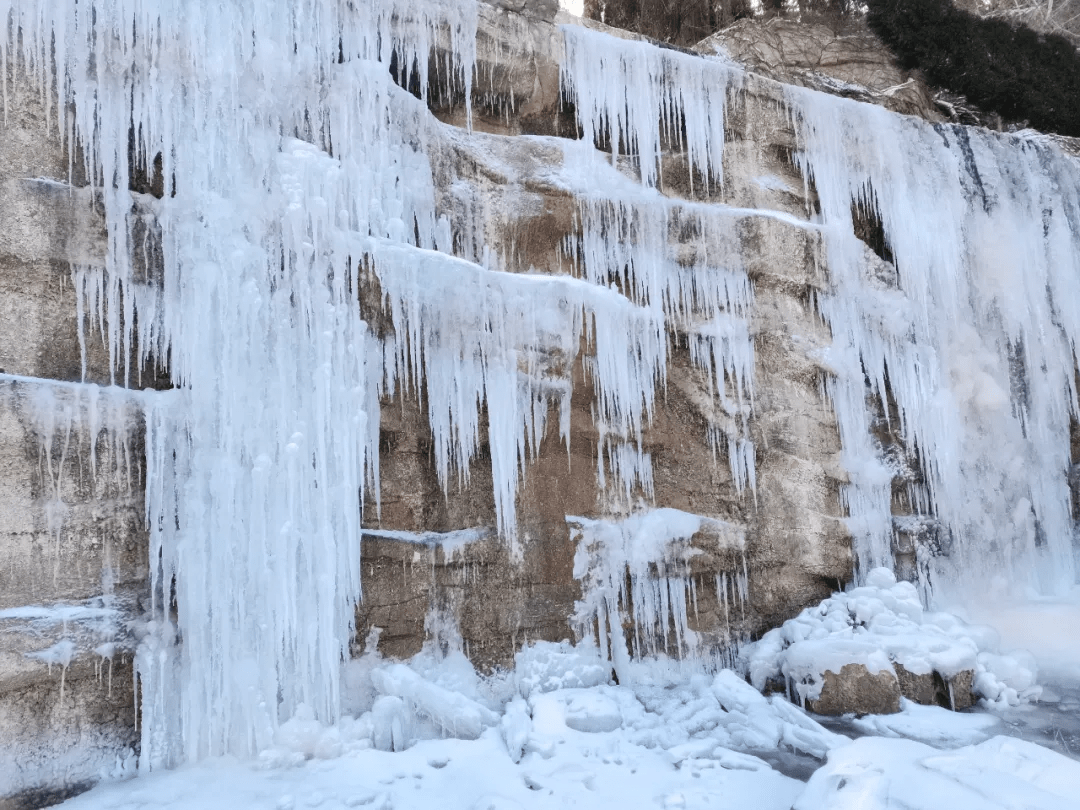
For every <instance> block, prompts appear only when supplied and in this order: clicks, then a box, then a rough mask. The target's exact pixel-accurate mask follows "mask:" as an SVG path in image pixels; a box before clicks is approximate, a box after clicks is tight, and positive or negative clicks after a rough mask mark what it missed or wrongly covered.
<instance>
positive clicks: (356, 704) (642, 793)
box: [64, 639, 1080, 810]
mask: <svg viewBox="0 0 1080 810" xmlns="http://www.w3.org/2000/svg"><path fill="white" fill-rule="evenodd" d="M443 641H444V642H445V639H443ZM438 647H439V645H437V644H432V645H430V646H429V648H427V649H425V651H424V652H422V653H421V654H420V655H418V656H416V657H415V658H414V659H412V660H411V661H410V662H408V663H407V664H402V663H396V662H392V661H388V660H386V659H383V658H381V657H380V656H379V655H378V654H375V653H368V654H365V655H364V656H362V657H361V658H359V659H356V660H354V661H352V662H351V663H350V664H349V665H348V667H347V668H346V670H345V672H344V675H343V681H344V689H343V700H344V704H345V706H344V708H345V710H346V712H345V716H344V718H343V719H342V721H341V722H340V723H338V724H337V725H336V726H333V727H326V726H324V725H322V724H320V723H319V722H318V721H316V720H314V716H313V713H311V712H310V710H307V709H306V708H305V707H301V709H300V710H299V711H298V712H297V713H296V715H295V716H294V717H293V718H291V719H290V720H288V721H287V722H285V723H283V724H282V725H281V727H280V728H279V730H278V732H277V734H276V737H275V744H274V745H273V746H272V747H270V748H268V749H267V750H265V751H263V752H262V753H261V755H260V756H259V757H258V759H257V760H255V761H240V760H235V759H230V758H216V759H210V760H206V761H203V762H201V763H199V764H197V765H189V766H185V767H181V768H177V769H175V770H157V771H154V772H152V773H149V774H145V775H140V776H138V777H136V778H133V779H129V780H127V781H109V782H104V783H102V784H100V785H99V786H98V787H97V788H95V789H94V790H92V791H90V792H89V793H86V794H83V795H82V796H79V797H76V798H74V799H71V800H69V801H68V802H67V803H66V804H65V805H64V806H65V807H71V808H85V810H105V809H106V808H115V809H116V810H121V809H122V810H135V809H136V808H147V809H148V810H149V808H165V807H178V808H179V807H182V808H207V809H208V810H209V809H210V808H222V810H236V809H237V808H268V809H269V810H291V809H292V808H297V809H299V808H307V807H313V808H314V807H318V808H346V807H366V808H386V809H388V808H421V809H426V808H439V810H444V808H445V809H446V810H456V809H457V808H461V810H498V809H500V808H503V809H505V808H534V807H535V808H549V807H552V808H553V807H588V808H607V807H611V808H620V809H623V808H637V807H659V808H698V807H700V808H705V807H709V808H761V810H768V809H769V808H776V809H777V810H787V808H791V807H795V808H798V810H812V809H814V808H860V810H874V809H875V808H893V807H896V808H900V807H903V808H909V809H910V808H916V809H917V808H926V809H927V810H931V808H933V809H934V810H938V808H944V807H949V808H967V807H970V808H1005V807H1009V808H1020V807H1023V808H1062V809H1064V808H1070V807H1071V808H1075V807H1076V806H1077V805H1076V797H1078V796H1080V762H1078V761H1075V760H1073V759H1070V758H1068V757H1066V756H1062V755H1061V754H1059V753H1056V752H1055V751H1052V750H1050V749H1049V748H1047V747H1042V746H1039V745H1035V744H1034V743H1032V742H1029V741H1025V740H1021V739H1017V738H1016V737H1014V736H1007V735H1008V734H1010V733H1015V729H1014V728H1013V727H1011V725H1010V722H1009V721H1008V719H1007V718H1004V719H1003V718H1002V717H1001V716H1000V715H999V714H996V713H992V712H989V711H986V710H985V709H984V710H981V711H979V712H975V713H956V712H950V711H948V710H945V709H941V708H938V707H926V706H917V705H915V704H912V703H910V702H908V701H904V702H903V708H902V711H901V712H900V713H899V714H895V715H889V716H878V717H874V716H867V717H863V718H854V717H848V718H844V719H842V720H840V721H830V726H831V728H832V729H841V730H843V731H845V732H847V734H839V733H836V731H835V730H830V729H828V728H825V727H824V726H822V725H821V724H820V723H819V722H818V721H817V720H816V719H815V718H813V717H812V716H810V715H808V714H806V713H805V712H803V711H802V710H801V709H800V708H798V707H797V706H795V705H793V704H791V703H789V702H788V701H787V700H786V699H785V698H783V697H781V696H772V697H768V698H767V697H764V696H762V695H761V694H760V693H759V692H758V691H757V690H755V689H754V688H753V687H752V686H750V685H749V684H748V683H747V682H746V681H745V680H744V679H743V678H742V677H741V676H739V675H738V674H736V673H735V672H733V671H731V670H720V671H719V672H716V673H710V672H707V671H705V668H704V666H703V665H702V664H700V663H699V664H696V665H689V664H680V663H677V662H673V661H668V660H659V659H658V660H651V661H635V662H631V663H630V665H629V666H630V673H629V674H630V677H629V678H626V679H624V680H623V682H622V683H620V684H615V683H613V682H612V681H611V680H610V675H611V667H610V665H609V664H607V663H605V662H604V661H603V659H602V658H601V657H600V655H599V651H598V649H597V648H596V647H595V646H594V645H593V644H591V643H588V642H586V643H582V644H579V645H576V646H573V645H571V644H569V643H567V642H564V643H562V644H551V643H544V642H542V643H538V644H534V645H532V646H530V647H527V648H526V649H524V650H523V651H522V652H521V653H519V654H518V657H517V662H516V667H515V668H514V670H513V671H511V672H503V673H497V674H495V675H493V676H489V677H481V676H479V675H477V673H476V672H475V671H474V670H473V668H472V666H471V665H470V664H469V663H468V661H467V660H466V659H465V657H464V656H463V655H462V654H461V653H460V652H449V653H446V652H440V651H439V649H438ZM984 705H990V704H984ZM1057 708H1060V707H1057ZM1066 708H1067V707H1066ZM1013 711H1019V710H1013ZM1072 711H1073V713H1074V715H1076V712H1078V711H1080V704H1078V705H1077V706H1075V707H1073V708H1072ZM1076 719H1077V720H1080V716H1077V717H1076ZM852 737H856V738H857V739H854V740H852V739H851V738H852ZM793 776H797V777H800V778H793ZM808 776H809V780H808V781H806V778H807V777H808Z"/></svg>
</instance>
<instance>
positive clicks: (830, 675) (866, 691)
mask: <svg viewBox="0 0 1080 810" xmlns="http://www.w3.org/2000/svg"><path fill="white" fill-rule="evenodd" d="M806 708H807V709H809V710H810V711H812V712H814V713H815V714H824V715H831V716H838V715H841V714H850V713H855V714H895V713H896V712H898V711H900V683H899V680H898V679H897V677H896V673H894V672H892V671H891V670H887V669H886V670H882V671H881V672H878V673H871V672H870V671H869V670H868V669H867V668H866V667H865V666H863V665H862V664H844V666H843V667H841V668H840V672H839V674H838V673H835V672H826V673H825V682H824V683H823V684H822V687H821V696H820V697H819V698H818V699H817V700H809V699H808V700H807V701H806Z"/></svg>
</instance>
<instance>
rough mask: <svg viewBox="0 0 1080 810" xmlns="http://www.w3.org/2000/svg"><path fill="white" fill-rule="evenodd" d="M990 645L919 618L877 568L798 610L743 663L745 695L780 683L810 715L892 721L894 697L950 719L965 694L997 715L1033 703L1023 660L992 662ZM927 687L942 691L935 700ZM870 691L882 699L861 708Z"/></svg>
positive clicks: (977, 635) (1034, 690)
mask: <svg viewBox="0 0 1080 810" xmlns="http://www.w3.org/2000/svg"><path fill="white" fill-rule="evenodd" d="M997 644H998V639H997V634H996V633H995V632H994V631H993V630H991V629H990V628H986V627H980V626H977V625H969V624H966V623H965V622H963V621H961V620H960V619H958V618H957V617H956V616H953V615H951V614H948V613H931V612H927V611H924V610H923V607H922V604H921V603H920V601H919V596H918V593H917V591H916V589H915V586H914V585H912V584H911V583H909V582H897V581H896V578H895V577H894V576H893V574H892V572H890V571H888V570H887V569H884V568H878V569H875V570H873V571H871V572H870V574H869V575H868V577H867V585H865V586H863V587H858V588H852V589H851V590H849V591H847V592H845V593H834V594H833V595H832V597H830V598H829V599H826V600H825V601H824V602H822V603H821V604H820V605H817V606H815V607H811V608H807V609H806V610H804V611H803V612H802V613H800V614H799V615H798V616H797V617H795V618H794V619H790V620H789V621H787V622H785V623H784V624H783V626H782V627H778V628H776V629H774V630H770V631H769V632H768V633H766V634H765V635H764V636H763V637H762V638H761V640H760V641H758V642H755V643H754V644H752V645H750V646H749V647H748V648H747V649H746V650H745V651H744V655H745V657H746V659H747V661H748V663H749V668H750V677H751V680H752V682H753V684H754V686H755V687H757V688H758V689H759V690H765V689H767V688H768V687H769V684H770V681H772V682H773V683H774V684H775V679H781V678H782V679H783V681H784V682H785V684H786V685H787V688H788V693H789V695H790V696H791V697H792V698H794V697H796V696H797V697H798V699H799V701H800V702H801V703H802V704H804V705H806V706H808V707H810V708H812V709H813V710H814V711H818V712H820V713H827V714H843V713H846V712H851V711H858V712H867V711H873V712H874V713H881V712H895V711H898V710H899V695H900V694H903V695H904V697H907V698H909V699H911V700H914V701H915V702H918V703H932V702H941V703H943V704H945V705H947V706H948V707H950V708H954V709H960V708H966V707H967V706H970V705H971V699H970V697H969V694H968V693H969V692H973V693H974V695H975V696H977V697H981V698H983V699H984V700H986V701H987V702H988V703H990V704H995V705H999V706H1004V705H1017V704H1019V703H1020V702H1022V701H1026V700H1028V699H1030V698H1034V697H1037V696H1038V695H1039V693H1040V691H1041V689H1040V687H1038V686H1036V685H1035V678H1036V669H1035V664H1034V662H1033V661H1032V660H1031V657H1030V656H1028V655H1027V654H1026V653H1022V652H1021V653H1012V654H1009V655H1000V654H998V652H997ZM870 681H873V682H875V683H876V684H877V685H876V687H871V686H869V685H868V683H869V682H870ZM936 682H937V683H939V684H940V685H941V686H943V687H944V688H943V689H942V690H935V689H934V688H933V685H934V684H935V683H936ZM892 684H895V688H893V687H892ZM928 684H929V688H928V687H927V685H928ZM872 688H876V689H877V690H878V692H879V694H880V695H883V696H884V695H886V693H888V694H889V695H891V696H889V697H883V698H882V699H881V701H880V703H881V705H880V706H873V707H871V706H864V705H861V703H862V702H865V699H864V698H865V693H866V691H867V690H868V689H872ZM893 692H895V693H896V694H892V693H893ZM936 692H937V694H935V693H936ZM860 695H862V696H864V697H863V698H860ZM856 703H858V704H859V705H854V704H856Z"/></svg>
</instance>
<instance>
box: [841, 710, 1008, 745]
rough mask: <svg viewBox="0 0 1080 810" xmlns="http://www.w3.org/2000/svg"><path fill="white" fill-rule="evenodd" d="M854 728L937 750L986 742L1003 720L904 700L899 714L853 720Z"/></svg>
mask: <svg viewBox="0 0 1080 810" xmlns="http://www.w3.org/2000/svg"><path fill="white" fill-rule="evenodd" d="M851 725H852V726H854V727H855V728H857V729H858V730H859V731H861V732H863V733H864V734H867V735H871V736H876V737H903V738H905V739H908V740H916V741H918V742H923V743H926V744H927V745H932V746H934V747H935V748H957V747H959V746H961V745H971V744H972V743H977V742H982V741H983V740H985V739H986V738H987V737H989V736H991V734H993V733H996V732H997V731H999V729H1000V726H1001V720H1000V719H999V718H998V717H996V716H994V715H992V714H984V713H981V712H977V713H963V712H954V711H950V710H949V709H943V708H941V707H940V706H920V705H919V704H918V703H913V702H912V701H910V700H908V699H907V698H901V699H900V711H899V712H898V713H897V714H868V715H865V716H863V717H857V718H853V719H852V720H851Z"/></svg>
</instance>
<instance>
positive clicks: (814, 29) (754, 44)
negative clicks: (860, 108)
mask: <svg viewBox="0 0 1080 810" xmlns="http://www.w3.org/2000/svg"><path fill="white" fill-rule="evenodd" d="M694 47H695V49H696V50H698V51H701V52H702V53H712V52H714V51H721V52H723V53H726V54H727V55H728V56H730V57H731V58H732V59H735V60H736V61H738V62H741V63H743V64H744V65H746V66H747V67H748V68H749V69H750V70H753V71H754V72H755V73H759V74H761V75H763V76H768V77H770V78H773V79H776V80H777V81H781V82H785V83H787V84H799V85H802V86H804V87H811V88H813V89H815V90H822V91H824V92H827V93H835V94H838V95H844V96H848V97H850V98H856V99H858V100H860V101H869V102H871V103H876V104H882V105H883V106H885V107H888V108H889V109H890V110H894V111H895V112H899V113H903V114H905V115H918V116H920V117H923V118H928V119H930V120H932V121H933V120H942V116H941V113H940V111H939V110H938V109H937V107H936V106H935V104H934V100H933V97H932V96H931V95H930V93H929V91H928V90H927V89H926V87H925V85H923V84H922V82H921V81H919V80H918V78H916V77H913V76H911V75H909V74H906V73H905V72H904V71H901V70H900V69H899V67H897V65H896V61H895V60H894V59H893V57H892V55H891V54H890V53H889V51H888V49H887V48H885V47H883V46H882V44H881V42H880V41H879V40H878V39H877V37H875V36H874V34H872V33H871V32H870V31H869V30H866V29H856V30H851V31H845V32H842V33H839V32H837V31H834V30H833V29H832V28H829V27H828V26H825V25H808V24H806V23H799V22H795V21H794V20H784V19H780V18H773V19H770V20H756V19H752V18H747V19H742V20H739V21H737V22H736V23H734V24H733V25H731V26H729V27H727V28H725V29H724V30H722V31H720V32H718V33H716V34H713V35H712V36H710V37H708V38H707V39H705V40H703V41H702V42H700V43H698V44H697V45H695V46H694Z"/></svg>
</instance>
